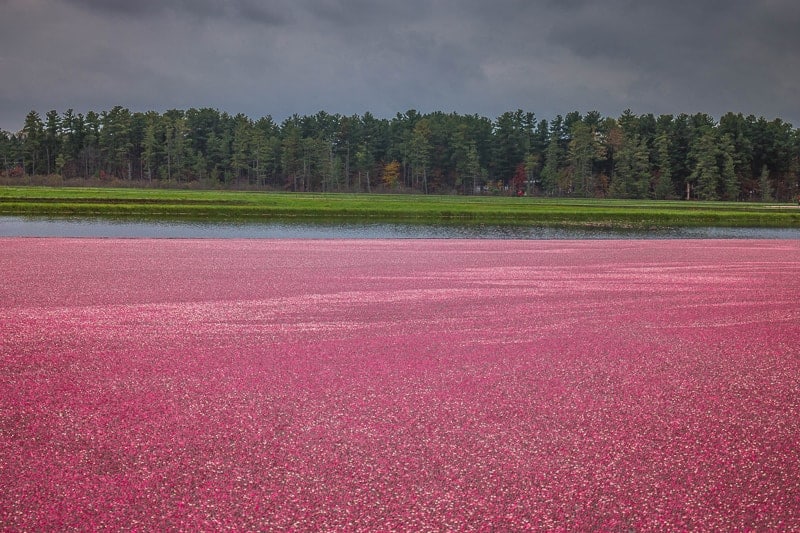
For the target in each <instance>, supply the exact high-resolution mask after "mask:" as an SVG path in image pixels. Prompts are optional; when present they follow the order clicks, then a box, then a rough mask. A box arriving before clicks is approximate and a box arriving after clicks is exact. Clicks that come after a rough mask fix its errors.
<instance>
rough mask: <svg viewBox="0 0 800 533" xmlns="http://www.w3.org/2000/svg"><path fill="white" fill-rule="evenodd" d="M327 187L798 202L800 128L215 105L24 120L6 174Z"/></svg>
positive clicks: (6, 178) (15, 179)
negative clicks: (254, 111)
mask: <svg viewBox="0 0 800 533" xmlns="http://www.w3.org/2000/svg"><path fill="white" fill-rule="evenodd" d="M34 176H44V177H47V178H48V179H50V180H51V181H52V180H55V179H57V180H59V181H58V183H68V182H69V181H70V180H75V181H81V183H92V184H104V183H106V184H109V185H125V184H129V185H131V186H143V187H145V186H146V187H196V188H242V189H245V188H250V189H268V190H287V191H321V192H337V191H341V192H415V193H437V194H506V195H535V196H556V197H567V196H571V197H597V198H652V199H680V198H688V199H693V200H727V201H767V202H771V201H783V202H785V201H794V200H795V199H797V197H798V179H799V178H800V130H797V129H795V128H793V126H792V125H791V124H789V123H787V122H784V121H782V120H780V119H775V120H771V121H769V120H767V119H764V118H763V117H762V118H756V117H754V116H752V115H750V116H744V115H742V114H734V113H728V114H726V115H724V116H722V117H721V118H720V119H719V121H717V120H715V119H714V118H713V117H711V116H709V115H707V114H704V113H697V114H693V115H688V114H681V115H677V116H673V115H660V116H654V115H653V114H644V115H636V114H634V113H632V112H631V111H629V110H628V111H625V112H624V113H622V115H621V116H619V117H618V118H611V117H603V116H602V115H601V114H600V113H598V112H595V111H592V112H588V113H586V114H581V113H580V112H577V111H576V112H571V113H568V114H566V115H564V116H561V115H558V116H556V117H555V118H553V119H550V120H546V119H538V118H537V117H536V115H535V114H534V113H532V112H525V111H522V110H517V111H513V112H506V113H503V114H502V115H501V116H499V117H498V118H497V119H495V120H491V119H488V118H485V117H482V116H478V115H462V114H457V113H450V114H447V113H443V112H433V113H427V114H422V113H419V112H417V111H415V110H409V111H407V112H405V113H398V114H397V115H396V116H395V117H394V118H391V119H381V118H376V117H374V116H373V115H372V114H370V113H368V112H367V113H364V114H363V115H360V116H359V115H353V116H343V115H338V114H329V113H326V112H324V111H320V112H319V113H317V114H315V115H312V116H298V115H293V116H291V117H289V118H287V119H286V120H284V121H282V122H280V123H276V122H275V121H274V120H273V119H272V118H271V117H270V116H265V117H262V118H259V119H258V120H253V119H251V118H249V117H247V116H245V115H243V114H237V115H235V116H232V115H229V114H227V113H225V112H220V111H219V110H216V109H211V108H202V109H195V108H192V109H188V110H169V111H166V112H164V113H159V112H155V111H150V112H132V111H130V110H129V109H126V108H124V107H121V106H117V107H114V108H113V109H111V110H108V111H102V112H100V113H97V112H94V111H90V112H88V113H86V114H82V113H75V112H74V111H73V110H71V109H69V110H67V111H66V112H63V113H58V112H57V111H54V110H53V111H49V112H47V113H46V114H45V115H44V117H42V116H41V115H40V114H39V113H38V112H36V111H31V112H30V113H28V115H27V117H26V119H25V124H24V127H23V128H22V130H21V131H19V132H18V133H9V132H4V131H0V179H1V180H2V183H5V184H16V183H20V184H22V183H29V182H30V181H31V177H34Z"/></svg>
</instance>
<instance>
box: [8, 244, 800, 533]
mask: <svg viewBox="0 0 800 533" xmlns="http://www.w3.org/2000/svg"><path fill="white" fill-rule="evenodd" d="M0 268H2V273H3V274H2V277H1V278H0V304H2V305H0V528H2V529H7V530H8V529H10V530H64V529H82V530H83V529H88V530H95V529H111V530H118V529H136V530H221V529H234V530H383V531H385V530H412V531H422V530H497V531H504V530H525V529H542V530H607V531H608V530H611V531H614V530H620V531H621V530H655V531H662V530H798V529H800V451H799V447H798V442H800V405H799V404H800V299H798V294H800V242H798V241H788V240H787V241H769V240H716V241H715V240H696V241H694V240H689V241H685V240H664V241H653V240H633V241H479V240H355V241H354V240H350V241H336V240H158V239H24V238H9V239H0Z"/></svg>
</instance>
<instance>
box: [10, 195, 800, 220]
mask: <svg viewBox="0 0 800 533" xmlns="http://www.w3.org/2000/svg"><path fill="white" fill-rule="evenodd" d="M9 215H14V216H42V217H104V218H123V219H150V220H153V219H171V220H176V219H186V220H192V219H194V220H196V219H205V220H212V221H213V220H219V221H237V220H242V221H257V220H281V219H284V220H285V219H307V220H320V221H324V220H336V221H339V222H341V221H346V220H352V221H353V222H363V221H376V222H417V223H434V224H435V223H464V224H471V223H475V224H523V225H537V226H577V227H581V226H585V227H609V228H667V227H704V226H709V227H773V228H778V227H784V228H800V209H798V207H797V206H794V205H788V204H781V205H777V204H770V205H767V204H756V203H740V202H735V203H728V202H686V201H651V200H596V199H563V198H561V199H554V198H553V199H551V198H512V197H500V196H438V195H381V194H333V193H328V194H313V193H279V192H277V193H276V192H239V191H184V190H154V189H112V188H73V187H63V188H58V187H56V188H51V187H0V216H9Z"/></svg>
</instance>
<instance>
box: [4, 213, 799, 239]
mask: <svg viewBox="0 0 800 533" xmlns="http://www.w3.org/2000/svg"><path fill="white" fill-rule="evenodd" d="M0 236H2V237H122V238H137V237H138V238H165V239H178V238H188V239H240V238H241V239H527V240H531V239H706V238H712V239H798V238H800V230H799V229H793V228H670V229H658V230H620V229H605V228H554V227H539V226H514V225H508V226H505V225H478V224H475V225H432V224H392V223H342V222H324V223H320V222H308V221H280V222H276V221H269V222H236V223H230V222H219V221H214V222H207V221H161V220H159V221H136V222H131V221H127V220H107V219H85V218H80V219H54V218H35V217H0Z"/></svg>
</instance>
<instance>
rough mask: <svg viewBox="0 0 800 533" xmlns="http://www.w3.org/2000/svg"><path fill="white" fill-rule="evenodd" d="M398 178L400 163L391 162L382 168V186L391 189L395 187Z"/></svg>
mask: <svg viewBox="0 0 800 533" xmlns="http://www.w3.org/2000/svg"><path fill="white" fill-rule="evenodd" d="M399 178H400V163H399V162H397V161H395V160H392V161H389V162H388V163H386V164H385V165H384V166H383V184H384V185H385V186H386V187H387V188H389V189H393V188H395V187H396V186H397V181H398V179H399Z"/></svg>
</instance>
